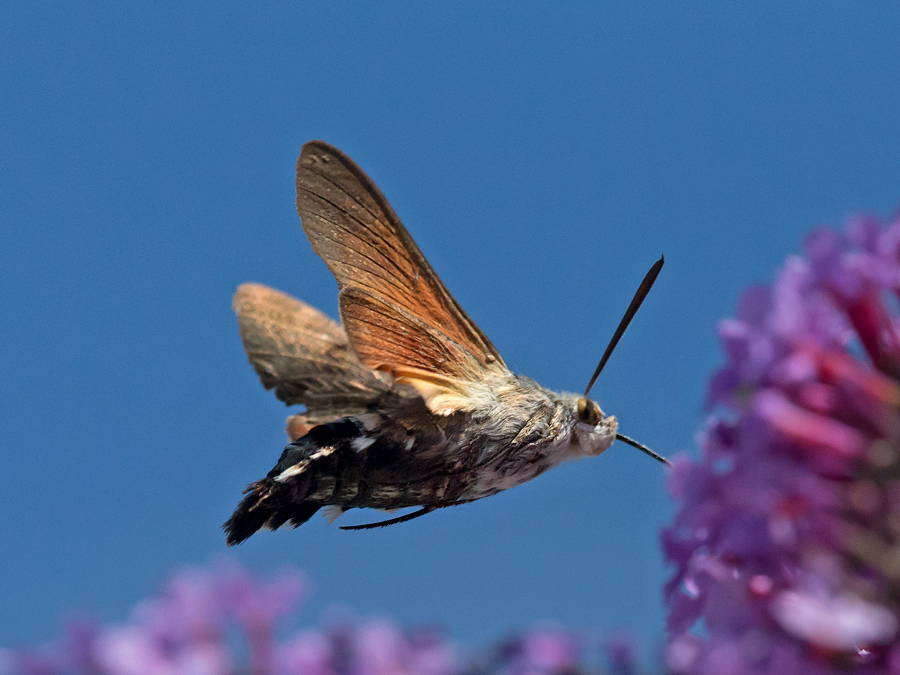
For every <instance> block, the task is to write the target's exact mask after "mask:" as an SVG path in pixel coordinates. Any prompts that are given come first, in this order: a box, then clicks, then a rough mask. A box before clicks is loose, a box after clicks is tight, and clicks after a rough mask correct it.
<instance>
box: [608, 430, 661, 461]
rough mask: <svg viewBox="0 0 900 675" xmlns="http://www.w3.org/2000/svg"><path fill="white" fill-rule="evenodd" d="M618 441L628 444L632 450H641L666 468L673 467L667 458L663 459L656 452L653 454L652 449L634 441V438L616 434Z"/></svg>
mask: <svg viewBox="0 0 900 675" xmlns="http://www.w3.org/2000/svg"><path fill="white" fill-rule="evenodd" d="M616 440H617V441H622V442H623V443H628V445H630V446H631V447H632V448H637V449H638V450H640V451H641V452H643V453H646V454H648V455H650V456H651V457H652V458H653V459H655V460H656V461H657V462H662V463H663V464H665V465H666V466H671V464H669V460H667V459H666V458H665V457H663V456H662V455H657V454H656V453H655V452H653V451H652V450H651V449H650V448H648V447H647V446H646V445H642V444H640V443H638V442H637V441H636V440H634V439H633V438H628V436H623V435H622V434H616Z"/></svg>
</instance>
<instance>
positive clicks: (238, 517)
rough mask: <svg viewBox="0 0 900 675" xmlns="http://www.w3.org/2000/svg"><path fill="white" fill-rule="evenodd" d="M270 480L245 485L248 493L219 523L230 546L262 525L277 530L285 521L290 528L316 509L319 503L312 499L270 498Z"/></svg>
mask: <svg viewBox="0 0 900 675" xmlns="http://www.w3.org/2000/svg"><path fill="white" fill-rule="evenodd" d="M273 483H274V481H272V480H271V479H268V478H264V479H263V480H260V481H256V482H255V483H251V484H250V485H249V486H247V490H246V493H247V496H246V497H244V498H243V499H242V500H241V503H240V504H238V507H237V508H236V509H235V510H234V513H233V514H231V518H229V519H228V521H227V522H226V523H225V524H224V525H222V529H223V530H225V535H226V542H227V543H228V545H229V546H234V545H235V544H241V543H243V542H245V541H246V540H247V539H249V538H250V536H251V535H253V534H254V533H255V532H257V531H258V530H260V529H262V528H264V527H265V528H267V529H270V530H276V529H278V528H279V527H281V526H282V525H284V524H285V523H286V522H288V521H290V524H291V525H292V526H293V527H299V526H300V525H302V524H303V523H305V522H306V521H307V520H309V519H310V518H312V517H313V516H314V515H315V513H316V511H318V510H319V508H320V506H319V504H314V503H312V502H299V503H287V504H285V503H283V502H282V503H281V504H279V503H278V501H279V500H277V499H273V498H272V497H273V488H274V487H275V485H274V484H273Z"/></svg>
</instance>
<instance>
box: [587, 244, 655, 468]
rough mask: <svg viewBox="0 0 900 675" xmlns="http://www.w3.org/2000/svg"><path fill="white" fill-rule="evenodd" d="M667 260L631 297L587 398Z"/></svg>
mask: <svg viewBox="0 0 900 675" xmlns="http://www.w3.org/2000/svg"><path fill="white" fill-rule="evenodd" d="M665 262H666V256H660V258H659V260H657V261H656V262H655V263H653V267H651V268H650V271H649V272H647V275H646V276H645V277H644V280H643V281H642V282H641V285H640V286H638V289H637V292H636V293H635V294H634V297H633V298H632V299H631V304H630V305H628V309H627V310H625V316H623V317H622V320H621V321H620V322H619V327H618V328H616V332H615V333H613V336H612V340H610V341H609V344H608V345H607V346H606V351H605V352H603V358H601V359H600V363H599V364H598V365H597V370H595V371H594V375H593V377H591V381H590V382H588V386H587V389H585V390H584V397H585V398H587V395H588V394H589V393H591V388H592V387H593V386H594V382H596V381H597V377H598V376H599V375H600V371H601V370H603V366H605V365H606V362H607V361H609V357H610V355H611V354H612V353H613V350H614V349H615V348H616V345H617V344H619V340H620V339H622V336H623V335H624V334H625V329H626V328H628V324H630V323H631V320H632V319H633V318H634V315H635V314H636V313H637V311H638V308H639V307H640V306H641V303H642V302H644V298H646V297H647V293H649V292H650V288H651V287H652V286H653V282H654V281H656V277H658V276H659V271H660V270H661V269H662V266H663V264H664V263H665ZM627 442H628V441H626V443H627ZM632 443H633V441H632ZM641 448H642V449H643V450H644V451H645V452H649V451H648V450H647V449H646V448H644V447H643V446H641Z"/></svg>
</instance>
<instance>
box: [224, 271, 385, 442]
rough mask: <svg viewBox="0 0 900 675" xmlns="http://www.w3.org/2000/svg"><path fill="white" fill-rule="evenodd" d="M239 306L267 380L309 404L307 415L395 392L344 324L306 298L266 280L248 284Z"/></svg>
mask: <svg viewBox="0 0 900 675" xmlns="http://www.w3.org/2000/svg"><path fill="white" fill-rule="evenodd" d="M234 311H235V313H236V314H237V317H238V326H239V328H240V332H241V339H242V340H243V342H244V349H245V350H246V351H247V356H248V358H249V359H250V363H251V364H253V367H254V368H255V369H256V372H257V374H258V375H259V379H260V380H261V381H262V383H263V386H265V388H266V389H275V395H276V396H277V397H278V398H279V399H281V400H282V401H284V402H285V403H287V404H289V405H293V404H302V405H305V406H306V409H307V412H306V414H305V415H303V419H304V420H305V421H307V422H309V423H313V424H314V423H319V422H328V421H331V420H333V419H336V418H338V417H343V416H345V415H351V414H356V413H359V412H362V411H365V410H366V409H367V407H369V406H370V405H371V404H373V403H374V402H376V401H378V400H379V399H381V398H383V397H385V396H387V395H388V394H389V393H390V392H391V390H392V386H393V384H394V383H393V381H392V378H391V377H390V376H389V375H386V374H379V373H375V372H373V371H372V370H370V369H369V368H367V367H366V366H364V365H363V364H362V363H360V361H359V359H358V358H357V356H356V354H355V353H354V352H353V350H352V349H351V348H350V344H349V342H348V339H347V334H346V332H345V331H344V329H343V328H341V327H340V326H339V325H338V324H337V323H335V322H334V321H332V320H331V319H329V318H328V317H327V316H325V315H324V314H322V313H321V312H319V311H318V310H317V309H315V308H313V307H310V306H309V305H307V304H306V303H304V302H301V301H300V300H297V299H296V298H292V297H291V296H289V295H286V294H285V293H282V292H280V291H277V290H275V289H274V288H269V287H267V286H263V285H261V284H243V285H241V286H240V288H238V290H237V293H236V294H235V296H234ZM295 417H297V416H295ZM292 419H294V418H292ZM295 422H297V420H295ZM289 431H290V424H289ZM291 435H292V436H295V435H298V434H297V433H295V432H291ZM301 435H302V434H301Z"/></svg>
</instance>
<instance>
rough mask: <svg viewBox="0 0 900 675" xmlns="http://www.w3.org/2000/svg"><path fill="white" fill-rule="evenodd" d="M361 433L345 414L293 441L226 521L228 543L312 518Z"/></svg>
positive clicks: (324, 500)
mask: <svg viewBox="0 0 900 675" xmlns="http://www.w3.org/2000/svg"><path fill="white" fill-rule="evenodd" d="M359 435H360V428H359V426H358V424H356V423H354V422H353V421H352V420H349V419H343V420H338V421H336V422H331V423H329V424H321V425H319V426H317V427H315V428H313V429H312V430H310V432H309V433H308V434H306V435H305V436H303V438H300V439H298V440H296V441H294V442H293V443H291V444H290V445H288V446H287V447H286V448H285V449H284V452H282V453H281V458H280V459H279V460H278V463H277V464H276V465H275V468H273V469H272V470H271V471H270V472H269V474H268V475H267V476H266V477H265V478H263V479H262V480H259V481H256V482H255V483H251V484H250V485H249V486H247V490H246V493H247V496H246V497H244V499H243V500H242V501H241V503H240V504H239V505H238V507H237V509H235V511H234V513H233V514H232V515H231V518H229V519H228V522H226V523H225V525H223V528H224V529H225V533H226V535H227V537H228V545H229V546H232V545H234V544H239V543H241V542H242V541H245V540H246V539H248V538H249V537H250V536H251V535H252V534H254V533H255V532H257V531H258V530H260V529H263V528H266V529H269V530H276V529H278V528H279V527H281V526H282V525H284V524H285V523H290V524H291V525H292V526H293V527H298V526H300V525H302V524H303V523H305V522H306V521H307V520H309V519H310V518H312V516H313V515H314V514H315V513H316V511H318V510H319V508H320V507H321V506H323V505H324V504H326V503H327V497H328V496H330V495H331V494H333V493H334V491H335V488H336V487H337V483H338V481H337V475H338V474H339V473H340V466H341V465H342V464H345V463H346V460H347V457H346V455H347V451H348V450H350V451H351V452H352V446H351V444H352V441H353V440H354V439H356V438H358V437H359ZM341 455H345V456H344V457H342V456H341ZM342 460H344V461H342Z"/></svg>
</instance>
